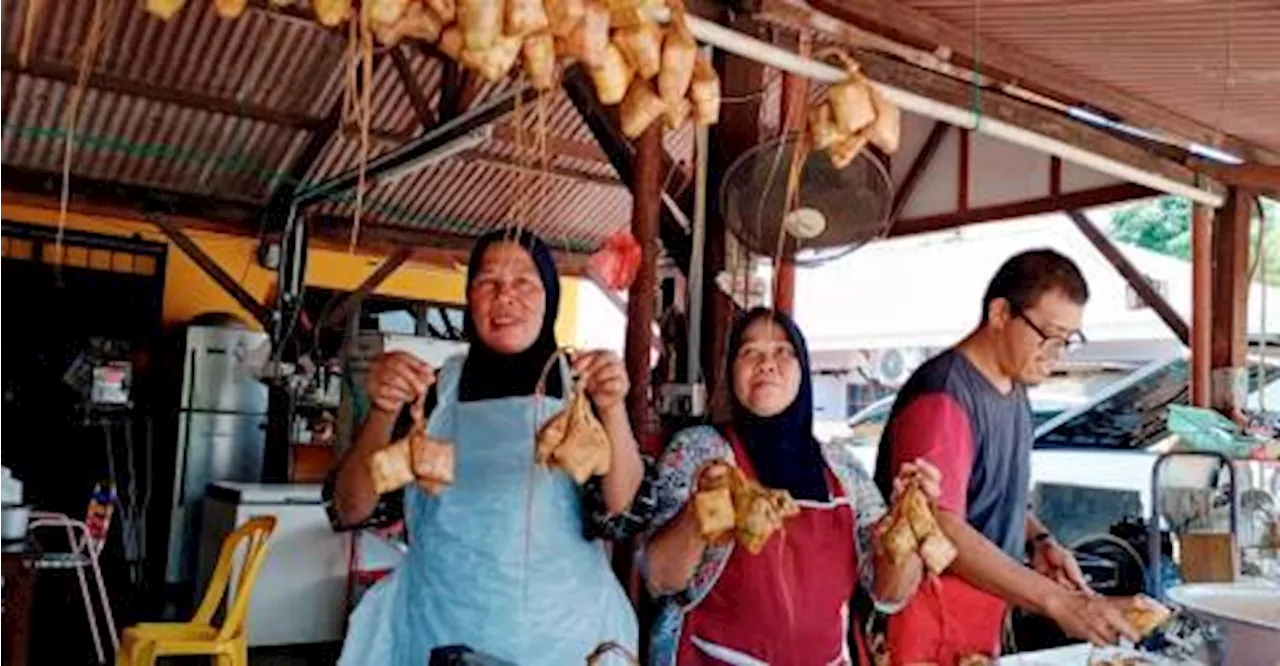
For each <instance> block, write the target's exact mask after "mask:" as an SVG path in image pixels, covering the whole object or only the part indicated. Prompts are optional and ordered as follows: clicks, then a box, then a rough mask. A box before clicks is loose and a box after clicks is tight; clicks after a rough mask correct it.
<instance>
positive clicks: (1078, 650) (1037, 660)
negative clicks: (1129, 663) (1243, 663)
mask: <svg viewBox="0 0 1280 666" xmlns="http://www.w3.org/2000/svg"><path fill="white" fill-rule="evenodd" d="M1128 656H1141V657H1142V658H1143V659H1146V660H1147V662H1148V663H1150V664H1153V666H1174V662H1172V661H1170V660H1168V659H1164V658H1162V657H1158V656H1155V655H1144V654H1141V653H1139V652H1138V651H1136V650H1130V649H1126V648H1095V647H1093V646H1092V645H1089V644H1088V643H1077V644H1075V645H1068V646H1065V647H1059V648H1053V649H1050V650H1036V651H1034V652H1019V653H1018V654H1011V655H1008V656H1006V657H1001V658H1000V660H999V661H998V662H997V663H998V664H1000V666H1088V664H1089V663H1090V659H1103V658H1106V657H1128ZM1139 663H1141V662H1139ZM1177 663H1178V666H1203V664H1200V662H1193V661H1180V662H1177Z"/></svg>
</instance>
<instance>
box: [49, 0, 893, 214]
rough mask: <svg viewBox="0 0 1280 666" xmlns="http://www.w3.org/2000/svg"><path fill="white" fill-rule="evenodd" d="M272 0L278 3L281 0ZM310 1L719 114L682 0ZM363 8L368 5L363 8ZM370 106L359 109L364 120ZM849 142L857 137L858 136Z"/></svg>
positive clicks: (223, 7) (476, 59)
mask: <svg viewBox="0 0 1280 666" xmlns="http://www.w3.org/2000/svg"><path fill="white" fill-rule="evenodd" d="M33 1H34V0H33ZM184 4H185V1H184V0H146V6H147V9H148V11H150V12H152V13H154V14H156V15H157V16H160V17H162V18H165V19H167V18H169V17H172V16H173V15H174V14H176V13H177V12H178V11H179V10H180V9H181V8H182V7H183V5H184ZM215 4H216V7H217V10H218V12H219V15H221V16H224V17H227V18H235V17H239V16H242V15H243V13H244V9H245V6H246V4H247V2H246V0H215ZM272 4H273V5H274V4H278V3H277V2H275V0H273V2H272ZM310 4H311V7H312V9H313V11H314V12H315V16H316V20H317V22H318V23H320V24H322V25H325V26H328V27H337V26H339V25H341V24H343V23H344V22H347V23H349V24H352V26H353V29H352V39H353V40H354V41H360V42H361V44H362V46H361V47H360V48H361V49H362V50H368V49H371V48H372V47H371V46H365V45H363V44H364V42H363V41H361V40H363V37H361V35H363V34H365V32H366V31H367V32H370V33H371V34H372V35H373V36H374V37H376V41H377V42H378V43H380V44H384V45H393V44H397V43H399V42H401V41H403V40H405V39H413V40H418V41H421V42H425V43H437V48H438V49H439V51H440V52H441V53H443V54H445V55H446V56H448V57H449V58H452V59H454V60H456V61H458V62H459V63H461V64H463V65H464V66H466V67H467V68H469V69H471V70H473V71H475V72H476V73H477V74H479V75H480V76H482V77H483V78H485V79H486V80H489V81H491V82H494V83H498V82H501V81H502V80H504V79H505V78H506V77H507V76H508V75H509V74H510V73H511V71H512V70H513V69H514V68H515V67H516V64H517V62H520V61H521V56H523V66H522V68H521V69H522V71H524V72H525V73H526V74H527V75H528V76H529V80H530V82H531V84H532V85H533V86H534V87H535V88H536V89H538V90H543V91H546V90H551V89H553V88H554V87H555V85H556V82H557V80H558V71H559V66H560V59H561V58H570V59H573V60H576V61H578V62H580V63H582V64H583V65H585V66H586V67H587V69H588V71H589V72H590V74H591V78H592V81H593V83H594V84H595V88H596V91H597V96H598V97H599V99H600V101H601V103H603V104H605V105H609V106H613V105H617V104H620V103H622V102H623V101H624V99H628V98H630V102H629V103H627V104H626V105H625V109H624V113H625V115H626V120H627V122H626V123H625V125H626V128H625V129H626V133H627V134H628V135H630V136H635V135H638V133H640V132H643V130H644V128H647V127H648V126H649V125H650V124H652V122H653V120H654V113H653V110H654V109H655V108H657V105H656V104H655V103H654V98H655V97H656V98H657V99H658V100H660V101H661V105H662V108H661V109H660V110H659V113H658V115H665V117H666V123H667V125H668V126H669V127H671V128H673V129H674V128H677V127H679V126H680V125H681V124H683V123H684V122H685V121H686V120H687V119H689V118H690V117H692V119H693V120H694V122H696V123H697V124H699V125H703V126H705V125H710V124H712V123H715V122H716V121H717V120H718V119H719V115H720V81H719V77H718V75H717V74H716V72H715V69H714V68H713V67H712V66H711V62H710V60H709V59H708V58H707V57H706V54H704V53H700V52H698V50H697V42H696V41H695V40H694V38H693V35H692V34H691V32H690V31H689V29H688V27H687V25H686V24H685V20H684V17H685V10H684V6H683V3H682V2H681V1H680V0H364V2H361V3H358V4H357V3H355V2H353V1H352V0H310ZM664 6H665V7H669V9H670V16H671V19H670V23H669V24H668V25H666V26H661V25H659V24H658V23H657V22H656V21H654V20H653V18H652V14H651V12H652V11H653V10H655V9H657V8H661V7H664ZM357 8H358V9H359V11H358V12H357V11H353V10H354V9H357ZM371 41H372V40H370V42H371ZM363 57H364V56H363V55H360V56H356V58H360V59H363ZM370 57H371V55H370ZM357 61H359V60H357ZM654 77H657V81H656V82H655V83H656V91H655V89H654V88H653V86H652V84H649V87H645V88H636V87H634V86H633V82H634V81H636V80H641V81H647V80H651V79H653V78H654ZM352 85H353V86H354V85H355V84H354V83H353V84H352ZM370 85H371V84H370ZM633 88H634V92H631V91H632V90H633ZM362 92H363V88H362ZM361 96H363V95H361ZM871 104H872V105H873V106H874V107H876V109H877V110H876V112H875V117H876V118H877V119H881V118H883V119H884V120H883V122H878V123H877V124H876V125H874V126H873V127H872V129H871V130H870V131H869V136H868V140H871V141H875V142H876V143H877V145H881V144H884V145H892V144H894V143H895V141H894V139H895V138H896V135H897V131H896V126H897V120H896V115H894V114H891V113H890V111H894V112H896V109H889V107H885V109H888V110H885V109H881V108H880V107H881V106H882V104H883V100H881V99H878V98H876V97H872V98H871ZM354 106H355V105H354V104H353V105H351V107H354ZM843 108H844V107H842V110H843ZM348 110H349V111H355V110H354V108H349V109H348ZM365 115H366V114H364V113H354V112H353V113H349V116H351V117H354V118H355V119H356V120H357V121H360V120H363V119H364V116H365ZM842 138H847V137H842ZM362 143H363V140H362ZM834 143H836V142H832V144H834ZM845 145H846V147H853V144H852V143H849V142H848V141H846V142H845ZM363 152H365V150H364V149H362V153H363ZM846 152H848V150H846ZM854 152H856V150H855V151H854ZM357 198H359V194H357Z"/></svg>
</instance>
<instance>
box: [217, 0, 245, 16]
mask: <svg viewBox="0 0 1280 666" xmlns="http://www.w3.org/2000/svg"><path fill="white" fill-rule="evenodd" d="M248 4H249V0H213V8H214V10H216V11H217V12H218V16H221V17H222V18H225V19H233V18H240V15H241V14H243V13H244V9H245V6H247V5H248Z"/></svg>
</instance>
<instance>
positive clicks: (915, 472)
mask: <svg viewBox="0 0 1280 666" xmlns="http://www.w3.org/2000/svg"><path fill="white" fill-rule="evenodd" d="M913 481H914V482H915V483H916V484H918V485H919V486H920V490H921V491H923V492H924V495H925V497H927V498H929V504H934V505H936V504H937V503H938V498H940V497H942V472H941V471H940V470H939V469H938V468H937V467H934V466H933V463H930V462H929V461H927V460H925V459H924V458H916V459H915V461H914V462H909V463H903V464H902V467H901V468H900V469H899V470H898V476H897V477H895V478H894V479H893V498H892V499H891V500H890V502H893V501H896V500H897V499H898V497H899V496H900V495H902V491H904V490H906V489H907V484H909V483H911V482H913Z"/></svg>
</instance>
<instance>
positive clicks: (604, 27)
mask: <svg viewBox="0 0 1280 666" xmlns="http://www.w3.org/2000/svg"><path fill="white" fill-rule="evenodd" d="M608 47H609V10H608V9H607V8H606V7H605V6H604V5H602V4H600V3H599V2H596V1H595V0H587V3H586V5H585V6H584V7H583V14H582V20H581V21H578V24H577V26H576V27H575V28H573V29H572V30H570V32H569V37H568V38H567V39H566V40H565V50H566V51H567V52H568V54H569V55H570V56H573V57H574V58H577V59H578V61H579V62H581V63H582V64H584V65H586V66H587V67H599V66H600V65H601V64H602V63H603V62H604V60H605V55H606V54H605V51H606V50H607V49H608Z"/></svg>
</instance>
